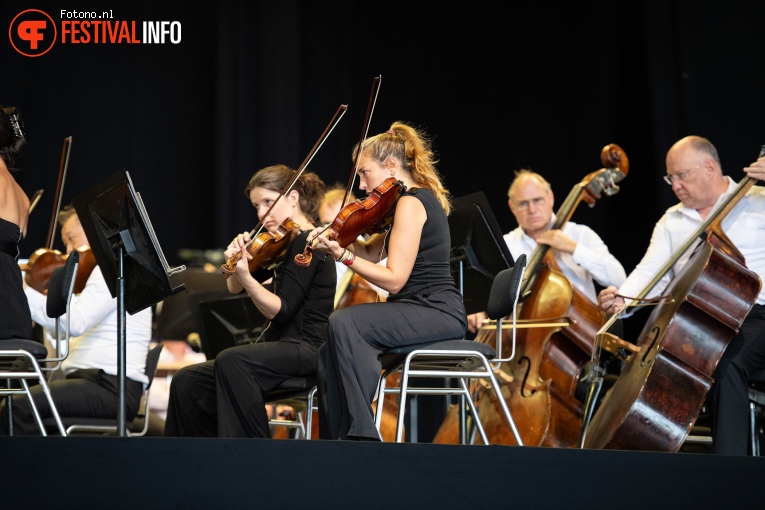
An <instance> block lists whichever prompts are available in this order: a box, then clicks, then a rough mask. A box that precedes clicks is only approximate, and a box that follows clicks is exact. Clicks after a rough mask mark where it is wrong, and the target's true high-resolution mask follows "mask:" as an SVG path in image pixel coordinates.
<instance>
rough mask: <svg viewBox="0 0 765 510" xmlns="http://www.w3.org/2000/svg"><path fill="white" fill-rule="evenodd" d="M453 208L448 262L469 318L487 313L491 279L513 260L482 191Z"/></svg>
mask: <svg viewBox="0 0 765 510" xmlns="http://www.w3.org/2000/svg"><path fill="white" fill-rule="evenodd" d="M452 205H453V208H452V212H451V214H449V233H450V235H451V251H450V256H449V261H450V265H451V270H452V276H453V278H454V281H455V282H457V286H458V288H459V290H460V293H461V294H462V301H463V302H464V304H465V310H466V311H467V313H468V315H470V314H473V313H477V312H483V311H485V310H486V305H487V303H488V302H489V293H490V292H491V284H492V282H493V281H494V277H495V276H497V274H498V273H499V272H500V271H502V270H504V269H509V268H511V267H513V264H514V260H513V256H512V254H511V253H510V249H509V248H508V247H507V243H505V240H504V239H503V238H502V232H501V231H500V229H499V225H498V224H497V220H496V218H495V217H494V213H492V211H491V207H489V202H488V201H487V200H486V196H485V195H484V194H483V192H482V191H479V192H476V193H472V194H470V195H465V196H464V197H460V198H457V199H455V200H454V201H453V203H452ZM500 354H501V353H500ZM464 399H465V397H464V396H462V395H461V396H460V420H459V422H460V430H459V434H460V442H461V443H463V444H464V443H465V439H466V434H467V431H466V430H465V427H464V424H465V423H466V416H465V402H464Z"/></svg>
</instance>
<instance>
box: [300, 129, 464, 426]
mask: <svg viewBox="0 0 765 510" xmlns="http://www.w3.org/2000/svg"><path fill="white" fill-rule="evenodd" d="M357 152H359V151H357V148H354V151H353V154H354V155H355V154H356V153H357ZM358 158H359V160H358V164H357V173H358V177H359V188H360V189H361V190H362V191H364V192H366V193H367V194H369V193H370V192H371V191H372V190H374V189H375V188H377V187H379V186H381V185H382V184H383V183H384V182H385V181H386V180H387V179H389V178H393V179H396V180H399V181H401V182H403V184H404V186H406V191H405V192H404V193H403V194H402V196H401V197H400V198H399V199H398V201H397V202H396V204H395V210H394V212H393V223H392V226H391V228H390V230H389V231H388V232H387V233H380V234H377V235H373V236H372V237H371V238H370V239H369V240H368V241H364V240H363V239H357V240H356V241H355V242H353V243H352V244H350V245H348V246H347V248H343V247H341V246H340V245H339V244H338V243H337V242H336V241H334V240H332V239H330V238H328V237H327V236H326V235H324V233H323V231H322V229H316V230H315V231H314V232H312V233H311V236H309V239H310V240H311V241H312V240H313V239H314V238H318V241H317V242H316V245H315V248H316V249H317V250H323V251H325V252H327V253H330V254H331V255H332V256H333V257H334V258H335V259H336V260H339V261H341V262H343V263H345V264H346V265H349V266H351V268H352V269H353V270H354V271H356V272H357V273H358V274H359V275H360V276H361V277H363V278H364V279H365V280H367V281H369V282H370V283H372V284H374V285H376V286H378V287H380V288H382V289H384V290H386V291H388V292H389V293H390V294H389V296H388V299H387V302H383V303H368V304H358V305H354V306H350V307H347V308H342V309H340V310H337V311H335V312H334V313H333V314H332V315H331V317H330V319H329V336H328V338H327V343H326V344H325V345H324V346H323V347H322V348H321V350H320V352H319V397H320V405H319V407H320V413H319V415H320V421H319V430H320V435H321V437H322V438H324V439H349V440H372V441H379V440H380V436H379V434H378V432H377V429H376V427H375V423H374V416H373V413H372V407H371V403H372V399H373V397H374V394H375V390H376V385H377V378H378V376H379V374H380V369H381V366H380V361H379V360H378V359H377V356H378V355H379V354H380V352H382V351H384V350H387V349H390V348H393V347H397V346H402V345H411V344H418V343H423V342H429V341H436V340H448V339H455V338H463V337H464V335H465V331H466V327H467V316H466V313H465V307H464V305H463V303H462V296H461V295H460V293H459V291H458V290H457V287H456V286H455V284H454V280H453V278H452V275H451V270H450V266H449V249H450V236H449V225H448V222H447V214H448V213H449V210H450V204H449V196H448V192H447V190H446V189H445V188H444V186H443V185H442V183H441V180H440V178H439V175H438V173H437V172H436V168H435V161H434V155H433V152H432V151H431V147H430V142H429V140H427V139H426V138H425V136H424V134H422V133H420V132H419V131H418V130H417V129H415V128H413V127H411V126H409V125H407V124H405V123H402V122H394V123H393V124H392V125H391V127H390V129H389V130H388V131H386V132H384V133H381V134H378V135H376V136H373V137H371V138H367V139H366V140H364V141H363V143H362V147H361V150H360V152H359V156H358ZM386 256H387V258H388V261H387V264H386V265H385V266H382V265H380V264H377V262H378V261H380V260H382V259H383V258H385V257H386Z"/></svg>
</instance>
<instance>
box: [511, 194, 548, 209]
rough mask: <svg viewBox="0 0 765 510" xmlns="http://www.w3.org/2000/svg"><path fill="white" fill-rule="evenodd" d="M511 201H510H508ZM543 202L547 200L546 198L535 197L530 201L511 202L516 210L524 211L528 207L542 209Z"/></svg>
mask: <svg viewBox="0 0 765 510" xmlns="http://www.w3.org/2000/svg"><path fill="white" fill-rule="evenodd" d="M510 200H512V199H510ZM545 200H547V197H536V198H532V199H531V200H522V201H520V202H517V203H516V202H513V205H514V206H515V208H516V209H518V210H521V211H525V210H526V209H528V208H529V206H530V205H533V206H534V207H535V208H539V207H542V206H543V205H544V204H545Z"/></svg>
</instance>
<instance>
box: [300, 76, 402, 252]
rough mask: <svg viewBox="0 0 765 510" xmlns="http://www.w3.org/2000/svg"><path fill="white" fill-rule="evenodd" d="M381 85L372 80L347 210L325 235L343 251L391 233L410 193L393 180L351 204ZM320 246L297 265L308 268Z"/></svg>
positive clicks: (308, 247)
mask: <svg viewBox="0 0 765 510" xmlns="http://www.w3.org/2000/svg"><path fill="white" fill-rule="evenodd" d="M381 83H382V76H376V77H375V78H374V79H373V80H372V90H371V92H370V93H369V103H368V104H367V113H366V115H365V118H364V124H363V126H362V129H361V137H360V138H359V143H357V144H356V154H355V156H354V158H353V168H352V169H351V174H350V176H349V178H348V185H347V186H346V188H345V198H344V199H343V208H342V209H340V212H339V213H337V217H335V219H334V221H333V222H332V224H331V225H329V226H328V227H327V228H326V229H324V230H323V232H322V233H324V232H326V231H327V230H329V231H330V232H329V234H328V235H327V237H328V238H329V239H331V240H336V241H337V242H338V244H340V246H342V247H343V248H345V247H346V246H348V245H349V244H351V243H352V242H353V241H354V240H355V239H356V238H358V237H359V236H360V235H361V234H368V235H372V234H377V233H382V232H385V231H387V230H388V229H389V228H390V226H391V223H392V222H393V211H394V210H395V208H396V202H398V198H399V197H400V196H401V193H403V192H404V190H405V189H406V188H405V186H404V183H403V182H401V181H397V180H396V179H394V178H392V177H390V178H388V179H386V180H385V181H383V183H382V184H381V185H379V186H377V187H376V188H375V189H374V190H372V192H371V193H369V194H368V195H367V197H366V198H363V199H359V200H356V201H355V202H352V203H350V204H349V203H348V200H349V197H350V196H351V189H353V183H354V180H355V177H356V175H357V173H358V169H359V160H360V158H359V156H360V155H361V148H362V147H363V145H364V139H365V138H366V136H367V133H368V132H369V124H370V123H371V122H372V112H374V107H375V104H376V103H377V94H378V93H379V92H380V84H381ZM396 191H397V192H398V193H396ZM317 242H318V241H317V240H316V238H314V239H313V240H312V241H310V242H308V243H306V246H305V248H304V249H303V253H298V254H297V255H295V263H296V264H297V265H299V266H303V267H305V266H307V265H308V264H310V263H311V259H312V258H313V254H312V252H313V250H314V247H315V246H316V243H317Z"/></svg>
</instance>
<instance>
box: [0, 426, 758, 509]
mask: <svg viewBox="0 0 765 510" xmlns="http://www.w3.org/2000/svg"><path fill="white" fill-rule="evenodd" d="M0 452H2V453H1V454H0V458H2V460H3V464H4V465H5V470H4V475H3V477H2V479H1V480H2V485H3V487H4V488H5V489H6V490H4V491H3V496H2V497H0V499H1V500H2V501H3V504H2V507H3V508H21V506H22V505H24V507H25V508H48V507H50V508H52V507H54V506H55V507H56V508H74V507H76V508H110V509H115V508H130V509H132V510H135V509H136V508H163V509H164V508H189V509H197V508H199V509H202V508H204V509H207V508H209V509H212V508H224V507H226V506H228V505H234V504H236V505H244V507H245V508H261V507H276V506H280V507H282V506H283V507H286V508H298V505H299V506H301V507H302V506H304V505H310V508H316V509H323V508H333V509H337V508H349V509H358V508H364V509H367V508H386V509H389V508H428V509H430V508H438V509H442V508H460V509H467V508H481V509H484V508H523V507H524V506H526V505H532V506H530V508H535V509H538V508H566V509H577V508H588V509H593V508H604V509H606V508H608V509H611V508H613V509H625V508H635V509H637V508H640V509H643V510H645V509H646V508H650V509H651V510H655V509H656V508H673V509H681V508H713V507H724V508H729V509H737V508H763V507H764V506H765V496H763V481H764V480H765V459H764V458H762V457H729V456H715V455H709V454H693V453H655V452H625V451H605V450H577V449H560V448H555V449H553V448H534V447H517V446H499V445H492V446H482V445H475V446H460V445H437V444H406V443H405V444H392V443H366V442H339V441H321V440H312V441H299V440H270V439H202V438H193V439H179V438H159V437H157V438H153V437H142V438H137V437H136V438H130V437H128V438H120V437H90V438H82V437H68V438H62V437H47V438H43V437H13V438H9V437H4V438H0ZM8 489H10V490H8ZM9 500H10V501H9ZM30 505H31V506H30Z"/></svg>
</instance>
